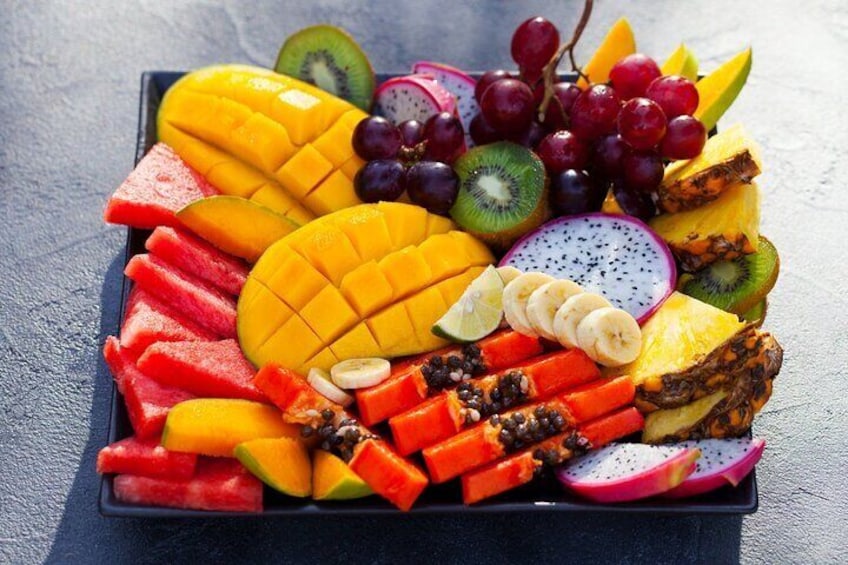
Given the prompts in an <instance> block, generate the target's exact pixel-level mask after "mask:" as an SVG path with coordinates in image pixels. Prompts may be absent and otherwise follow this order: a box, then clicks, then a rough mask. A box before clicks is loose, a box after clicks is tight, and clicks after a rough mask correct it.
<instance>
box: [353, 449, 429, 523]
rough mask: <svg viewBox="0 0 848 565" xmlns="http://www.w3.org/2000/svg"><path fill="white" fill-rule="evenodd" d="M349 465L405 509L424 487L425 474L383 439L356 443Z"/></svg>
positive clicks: (363, 478) (380, 492) (386, 496)
mask: <svg viewBox="0 0 848 565" xmlns="http://www.w3.org/2000/svg"><path fill="white" fill-rule="evenodd" d="M348 465H349V466H350V468H351V470H352V471H353V472H354V473H356V474H357V475H359V477H360V478H361V479H362V480H363V481H365V482H366V483H367V484H368V486H369V487H371V489H372V490H373V491H374V492H376V493H377V494H379V495H380V496H382V497H383V498H385V499H386V500H388V501H389V502H391V503H392V504H394V505H395V506H397V507H398V508H399V509H401V510H403V511H404V512H405V511H407V510H409V509H410V508H412V505H413V504H414V503H415V501H416V500H417V499H418V497H419V496H420V495H421V493H422V492H423V491H424V489H425V488H427V483H428V481H427V476H426V475H425V474H424V473H423V472H422V471H421V469H419V468H418V467H416V466H415V465H413V464H412V463H410V462H409V461H407V460H406V459H404V458H403V457H401V456H400V455H398V454H397V453H395V452H394V451H393V450H392V448H391V446H389V444H388V443H386V442H385V441H382V440H377V439H367V440H365V441H362V442H360V443H359V444H357V446H356V448H355V449H354V455H353V459H351V460H350V462H349V463H348Z"/></svg>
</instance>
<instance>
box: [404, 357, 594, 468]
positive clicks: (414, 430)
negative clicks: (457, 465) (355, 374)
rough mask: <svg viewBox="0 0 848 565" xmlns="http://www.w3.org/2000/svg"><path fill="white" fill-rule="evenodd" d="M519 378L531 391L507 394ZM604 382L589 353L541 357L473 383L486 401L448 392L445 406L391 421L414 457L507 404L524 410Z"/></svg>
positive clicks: (413, 411)
mask: <svg viewBox="0 0 848 565" xmlns="http://www.w3.org/2000/svg"><path fill="white" fill-rule="evenodd" d="M516 373H521V374H522V375H523V376H526V377H527V387H526V391H525V390H524V389H523V388H522V389H521V392H520V393H519V396H518V397H509V396H507V395H505V394H503V391H504V390H506V389H507V388H508V387H509V386H510V384H511V382H512V381H513V379H514V378H515V377H516ZM599 377H600V371H599V370H598V367H597V366H596V365H595V363H594V362H592V360H591V359H589V357H588V356H587V355H586V354H585V353H584V352H583V351H581V350H579V349H572V350H568V351H563V350H559V351H555V352H553V353H549V354H546V355H543V356H542V357H536V358H534V359H532V360H530V361H527V362H525V363H523V364H521V365H519V366H518V367H516V368H515V369H510V370H508V371H502V372H500V373H498V374H493V375H487V376H485V377H482V378H480V379H472V380H470V381H467V383H468V384H469V385H470V386H471V387H472V390H474V391H479V392H480V394H481V395H482V396H480V395H477V394H474V395H472V396H471V397H470V398H467V399H465V400H463V399H462V398H461V397H460V392H459V390H450V391H445V392H443V393H442V396H444V397H445V398H446V400H445V401H444V402H432V401H428V402H425V403H424V404H422V405H419V406H416V407H415V408H413V409H411V410H409V411H407V412H404V413H403V414H399V415H397V416H394V417H392V418H390V419H389V426H390V427H391V428H392V437H394V439H395V442H396V444H397V447H398V451H399V452H400V453H401V454H403V455H408V454H410V453H413V452H415V451H418V450H420V449H424V448H425V447H429V446H431V445H433V444H435V443H438V442H439V441H442V440H444V439H447V438H449V437H450V436H452V435H453V434H455V433H456V432H458V431H460V430H461V429H462V428H465V427H468V426H470V425H473V424H474V423H476V422H478V421H479V420H480V419H481V418H485V417H488V416H490V415H492V414H496V413H498V412H500V411H502V409H503V408H504V407H506V408H508V407H509V406H510V404H507V405H506V406H504V403H505V402H511V405H518V404H520V403H522V402H525V401H528V400H545V399H547V398H550V397H551V396H552V395H554V394H557V393H559V392H562V391H564V390H569V389H571V388H573V387H575V386H578V385H581V384H584V383H586V382H589V381H593V380H595V379H597V378H599ZM461 388H462V386H461V387H460V389H461ZM496 391H497V392H496ZM493 393H495V395H496V396H493ZM464 396H467V392H466V393H465V395H464ZM436 398H439V397H436Z"/></svg>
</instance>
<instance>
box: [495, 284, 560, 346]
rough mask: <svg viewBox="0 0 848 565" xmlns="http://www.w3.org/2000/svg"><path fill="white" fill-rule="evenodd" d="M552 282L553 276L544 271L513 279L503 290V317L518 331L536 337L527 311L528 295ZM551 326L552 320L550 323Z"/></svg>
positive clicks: (536, 334)
mask: <svg viewBox="0 0 848 565" xmlns="http://www.w3.org/2000/svg"><path fill="white" fill-rule="evenodd" d="M552 282H554V278H553V277H552V276H550V275H547V274H545V273H536V272H528V273H523V274H521V275H519V276H517V277H515V279H513V280H512V281H511V282H510V283H509V284H508V285H506V286H505V287H504V290H503V309H504V319H505V320H506V323H507V324H509V327H511V328H512V329H513V330H515V331H517V332H518V333H521V334H524V335H527V336H530V337H538V335H539V334H538V333H536V330H534V329H533V326H532V325H531V323H530V318H529V316H528V312H527V303H528V302H529V300H530V297H531V296H532V295H533V293H534V292H536V291H537V290H538V289H539V288H541V287H543V286H546V285H548V284H549V283H552ZM551 325H552V326H553V322H552V323H551Z"/></svg>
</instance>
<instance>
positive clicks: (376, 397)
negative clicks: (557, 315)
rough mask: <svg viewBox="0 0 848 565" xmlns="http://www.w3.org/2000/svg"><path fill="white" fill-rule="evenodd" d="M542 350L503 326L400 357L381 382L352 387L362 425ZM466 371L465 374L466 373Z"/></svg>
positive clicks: (537, 353) (380, 420)
mask: <svg viewBox="0 0 848 565" xmlns="http://www.w3.org/2000/svg"><path fill="white" fill-rule="evenodd" d="M540 353H542V344H541V343H540V342H539V340H538V338H535V337H528V336H526V335H522V334H520V333H518V332H514V331H512V330H506V331H502V332H499V333H497V334H494V335H491V336H489V337H486V338H484V339H481V340H480V341H478V342H477V343H474V344H468V345H465V346H455V347H448V348H445V349H441V350H439V351H435V352H433V353H430V354H427V355H424V356H420V357H416V358H413V359H412V360H405V361H401V362H400V363H399V364H397V365H396V366H395V368H393V370H392V375H391V376H390V377H389V378H388V379H386V380H385V381H383V382H382V383H380V384H378V385H376V386H373V387H369V388H365V389H361V390H358V391H356V405H357V407H358V408H359V416H360V418H361V419H362V422H363V423H364V424H365V425H366V426H371V425H374V424H376V423H379V422H382V421H383V420H386V419H388V418H391V417H392V416H395V415H397V414H400V413H402V412H405V411H407V410H409V409H410V408H413V407H415V406H417V405H418V404H420V403H421V402H423V401H424V400H426V398H427V397H428V396H430V395H433V394H438V393H439V392H440V391H442V390H444V389H449V388H453V387H455V386H456V385H457V384H459V383H460V382H462V380H466V379H467V378H470V377H474V376H479V375H483V374H485V373H489V372H493V371H498V370H500V369H506V368H507V367H511V366H513V365H516V364H517V363H520V362H521V361H523V360H525V359H529V358H530V357H534V356H536V355H539V354H540ZM466 375H467V376H466Z"/></svg>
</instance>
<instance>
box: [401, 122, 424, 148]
mask: <svg viewBox="0 0 848 565" xmlns="http://www.w3.org/2000/svg"><path fill="white" fill-rule="evenodd" d="M398 130H400V137H401V139H403V144H404V145H405V146H406V147H414V146H416V145H418V144H419V143H421V142H422V141H424V124H423V123H421V122H419V121H418V120H406V121H405V122H401V123H400V124H398Z"/></svg>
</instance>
